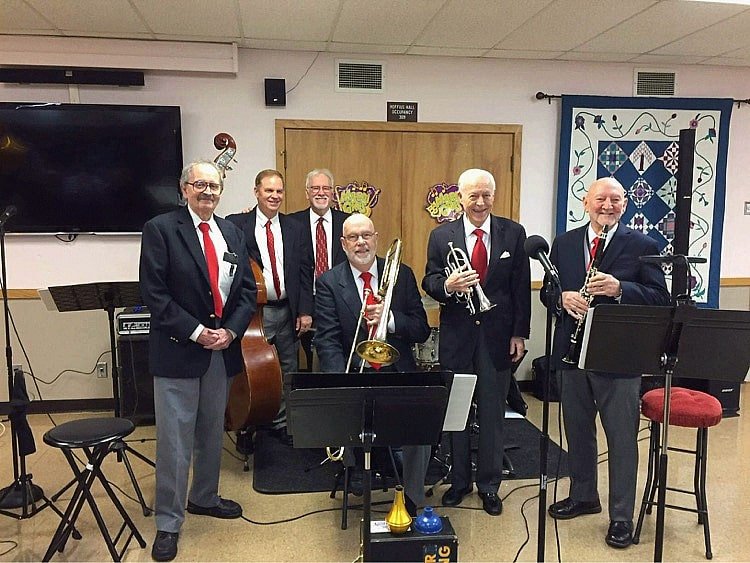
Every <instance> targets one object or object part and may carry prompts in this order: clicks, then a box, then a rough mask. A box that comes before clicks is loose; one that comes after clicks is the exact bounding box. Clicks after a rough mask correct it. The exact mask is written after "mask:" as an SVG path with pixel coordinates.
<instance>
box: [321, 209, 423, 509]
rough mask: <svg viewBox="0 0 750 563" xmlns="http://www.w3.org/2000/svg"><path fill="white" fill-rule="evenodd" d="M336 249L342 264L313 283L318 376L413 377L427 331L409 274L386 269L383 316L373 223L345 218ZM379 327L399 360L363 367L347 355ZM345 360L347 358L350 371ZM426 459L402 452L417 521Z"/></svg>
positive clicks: (381, 266) (411, 450)
mask: <svg viewBox="0 0 750 563" xmlns="http://www.w3.org/2000/svg"><path fill="white" fill-rule="evenodd" d="M341 245H342V247H343V249H344V252H345V253H346V257H347V261H346V262H343V263H341V264H339V265H337V266H334V267H333V268H332V269H330V270H328V271H327V272H324V273H323V274H321V276H320V277H319V278H318V280H317V282H316V292H315V323H316V325H317V331H316V334H315V337H314V344H315V349H316V350H317V352H318V358H319V359H320V369H321V371H323V372H331V373H343V372H345V371H346V369H347V367H349V368H350V371H356V372H358V371H360V368H362V369H366V370H367V371H372V370H377V371H390V372H394V371H396V372H413V371H416V370H417V365H416V362H415V361H414V355H413V354H412V345H413V344H415V343H417V342H424V341H425V340H427V337H428V336H429V335H430V326H429V325H428V324H427V315H426V313H425V311H424V307H422V299H421V297H420V295H419V290H418V289H417V281H416V279H415V277H414V272H412V270H411V268H409V266H407V265H405V264H400V265H399V264H393V263H392V264H391V267H395V268H397V269H398V270H397V272H398V273H397V277H396V281H395V283H393V288H392V291H393V293H392V295H391V300H390V310H388V311H384V304H383V303H382V302H378V300H377V299H376V297H375V296H376V293H377V291H378V288H379V287H380V285H382V283H383V279H382V278H383V277H384V274H385V270H386V260H384V259H382V258H378V257H377V256H376V254H375V253H376V251H377V248H378V233H377V232H376V231H375V226H374V225H373V223H372V221H371V220H370V219H369V218H368V217H366V216H365V215H362V214H361V213H354V214H352V215H350V216H349V217H348V218H347V219H346V220H345V221H344V226H343V236H342V237H341ZM386 281H388V280H386ZM361 311H364V319H365V320H364V321H362V320H361V319H360V314H361ZM386 315H387V317H386ZM383 322H384V323H387V331H384V332H385V333H386V342H387V343H388V344H390V345H391V346H393V348H395V350H396V351H397V352H398V354H399V357H398V360H397V361H396V362H395V363H393V364H391V365H389V366H378V365H374V364H367V365H365V366H362V364H361V363H362V362H364V360H362V359H361V358H360V357H359V356H358V355H357V354H353V353H352V352H353V350H352V349H353V345H354V341H355V339H356V342H358V343H359V342H361V341H363V340H371V339H372V335H373V334H374V333H375V331H376V330H377V329H378V327H380V324H381V323H383ZM349 357H351V358H352V359H351V365H350V366H349V365H348V363H349V362H348V361H347V359H348V358H349ZM347 451H348V450H347ZM429 458H430V446H404V447H403V477H404V479H403V481H404V491H405V493H406V499H407V500H406V505H407V509H409V512H410V513H411V514H412V516H415V515H416V507H417V506H419V505H421V504H423V503H424V480H425V474H426V473H427V464H428V463H429ZM352 462H353V460H352V459H351V458H349V459H348V460H347V459H346V458H345V463H349V464H352ZM360 473H361V472H360Z"/></svg>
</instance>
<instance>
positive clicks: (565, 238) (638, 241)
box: [540, 223, 669, 369]
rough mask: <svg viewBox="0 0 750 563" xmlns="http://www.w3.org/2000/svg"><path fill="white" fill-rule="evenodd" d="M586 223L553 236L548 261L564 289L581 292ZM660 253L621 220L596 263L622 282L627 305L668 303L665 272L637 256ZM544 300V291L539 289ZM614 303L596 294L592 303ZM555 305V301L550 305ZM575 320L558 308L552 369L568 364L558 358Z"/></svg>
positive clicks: (623, 301)
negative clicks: (555, 269)
mask: <svg viewBox="0 0 750 563" xmlns="http://www.w3.org/2000/svg"><path fill="white" fill-rule="evenodd" d="M587 229H588V224H587V225H585V226H583V227H578V228H577V229H573V230H572V231H568V232H567V233H563V234H561V235H559V236H558V237H556V238H555V240H554V242H553V243H552V250H551V252H550V260H551V262H552V263H553V264H554V265H555V266H556V267H557V270H558V272H559V275H560V284H561V285H562V290H563V291H580V289H581V287H583V283H584V280H585V279H586V262H587V259H586V256H585V252H584V247H585V244H586V243H585V237H586V230H587ZM649 254H659V247H658V245H657V243H656V241H655V240H654V239H652V238H650V237H648V236H646V235H644V234H642V233H639V232H637V231H634V230H632V229H630V228H628V227H626V226H625V225H624V224H622V223H620V225H619V226H618V227H617V230H616V231H615V233H614V235H612V239H611V240H610V241H609V244H608V245H607V247H606V250H605V252H604V256H602V261H601V264H600V266H599V269H598V270H599V271H600V272H605V273H607V274H611V275H613V276H614V277H616V278H617V279H618V280H620V283H621V284H622V297H621V299H620V302H621V303H625V304H629V305H669V292H668V291H667V285H666V283H665V282H664V272H663V271H662V269H661V267H660V266H658V265H656V264H644V263H643V262H641V261H640V260H638V258H639V257H640V256H645V255H649ZM540 297H541V299H542V302H543V303H544V302H545V300H546V299H545V292H544V291H542V292H540ZM599 303H617V301H616V300H615V299H614V298H612V297H605V296H600V297H596V298H595V299H594V301H593V302H592V306H593V305H597V304H599ZM552 306H554V307H555V308H557V304H552ZM576 324H577V321H576V320H575V319H574V318H573V317H571V316H570V315H568V314H567V312H565V311H560V312H559V314H558V316H557V320H556V324H555V338H554V345H553V352H552V365H553V369H560V368H561V367H569V366H563V365H561V358H562V357H563V356H564V355H565V354H566V353H567V351H568V349H569V348H570V335H571V334H572V333H573V330H574V329H575V325H576Z"/></svg>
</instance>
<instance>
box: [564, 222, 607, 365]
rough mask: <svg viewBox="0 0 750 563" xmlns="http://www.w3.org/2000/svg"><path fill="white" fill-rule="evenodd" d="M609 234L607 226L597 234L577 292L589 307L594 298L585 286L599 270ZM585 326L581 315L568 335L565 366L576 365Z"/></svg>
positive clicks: (584, 320)
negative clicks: (594, 248)
mask: <svg viewBox="0 0 750 563" xmlns="http://www.w3.org/2000/svg"><path fill="white" fill-rule="evenodd" d="M608 233H609V225H604V228H603V229H602V232H601V233H599V242H598V243H597V246H596V253H595V254H594V257H593V258H592V259H591V264H590V265H589V270H588V272H586V279H584V280H583V287H581V289H580V291H579V292H578V293H579V295H580V296H581V297H583V298H584V299H585V300H586V304H587V305H588V306H589V307H590V306H591V303H592V302H593V301H594V296H593V295H591V294H590V293H589V292H588V291H587V290H586V286H587V285H588V284H589V282H590V281H591V278H593V277H594V276H595V275H596V274H597V272H598V270H599V264H601V261H602V256H603V255H604V244H605V243H606V242H607V234H608ZM585 324H586V313H584V314H583V315H581V318H580V319H578V322H577V323H576V328H575V330H573V334H571V335H570V347H569V348H568V353H567V354H565V357H563V359H562V361H563V362H565V363H566V364H572V365H577V364H578V360H579V358H580V357H581V344H582V342H581V336H582V334H583V327H584V325H585Z"/></svg>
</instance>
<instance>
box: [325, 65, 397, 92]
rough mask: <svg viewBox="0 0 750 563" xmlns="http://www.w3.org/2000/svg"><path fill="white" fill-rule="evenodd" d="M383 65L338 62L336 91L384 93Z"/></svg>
mask: <svg viewBox="0 0 750 563" xmlns="http://www.w3.org/2000/svg"><path fill="white" fill-rule="evenodd" d="M384 66H385V65H384V64H383V63H379V62H377V61H343V60H337V61H336V90H337V91H339V92H382V91H383V67H384Z"/></svg>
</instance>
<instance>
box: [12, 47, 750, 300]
mask: <svg viewBox="0 0 750 563" xmlns="http://www.w3.org/2000/svg"><path fill="white" fill-rule="evenodd" d="M239 56H240V60H239V62H240V64H239V73H238V74H237V76H232V75H211V74H200V73H193V74H187V73H166V72H148V73H147V74H146V85H145V86H144V87H142V88H116V87H84V86H82V87H80V101H81V102H82V103H110V104H164V105H179V106H180V107H181V108H182V132H183V150H184V157H185V160H186V161H189V160H192V159H195V158H198V157H207V158H214V157H215V156H216V154H217V151H216V150H215V149H214V147H213V136H214V134H215V133H217V132H219V131H226V132H228V133H230V134H231V135H232V136H234V138H235V140H236V141H237V146H238V152H237V158H238V160H239V163H238V164H237V165H236V166H235V170H234V171H233V172H231V173H230V175H229V176H228V180H227V191H226V192H225V194H224V196H223V201H222V203H221V205H220V212H223V213H225V214H226V213H231V212H235V211H238V210H240V209H241V208H243V207H246V206H247V205H249V204H250V203H253V198H252V195H251V184H252V179H253V178H254V176H255V173H256V172H257V171H258V170H260V169H262V168H267V167H274V166H275V163H276V158H275V151H274V120H275V119H342V120H376V121H384V120H385V113H386V101H389V100H391V101H395V100H398V101H416V102H418V103H419V120H420V121H421V122H430V121H433V122H435V121H439V122H465V123H471V122H477V123H480V122H481V123H520V124H521V125H523V154H522V162H523V163H522V173H521V183H522V197H521V222H522V223H523V224H524V225H525V227H526V230H527V232H529V233H530V234H531V233H539V234H541V235H542V236H544V237H547V238H549V237H550V236H551V234H552V232H553V228H554V219H553V217H554V189H555V180H556V166H557V151H558V130H559V112H560V104H559V101H553V102H552V104H548V103H547V102H546V101H541V102H540V101H537V100H535V99H534V94H535V93H536V92H537V91H538V90H543V91H545V92H547V93H551V94H561V93H566V94H589V95H611V96H630V95H631V94H632V78H633V65H629V64H609V63H607V64H604V63H579V62H541V61H539V62H537V61H503V60H480V59H465V58H437V57H418V56H383V57H371V56H357V57H345V58H359V59H371V60H380V61H384V62H385V63H386V67H385V93H383V94H367V93H356V94H351V93H341V92H336V91H335V88H334V77H335V68H334V66H335V59H336V58H337V55H334V54H325V53H322V54H320V55H319V56H318V58H317V60H316V61H315V64H314V65H313V66H312V68H311V69H310V71H309V72H308V74H307V76H306V77H305V78H303V79H302V81H301V82H300V83H299V86H298V87H297V88H296V89H295V90H294V91H293V92H291V93H290V94H289V95H288V97H287V105H286V107H284V108H266V107H265V105H264V100H263V78H264V77H281V78H285V79H286V85H287V89H289V88H291V87H292V86H293V85H294V84H295V83H296V82H297V80H299V79H300V77H302V75H303V74H304V73H305V70H306V69H307V68H308V66H309V65H310V63H311V62H312V61H313V59H314V58H315V56H316V55H315V53H303V52H281V51H256V50H244V49H243V50H240V55H239ZM673 68H674V70H676V71H677V95H679V96H685V97H725V98H732V97H734V98H746V97H747V96H748V91H747V86H748V85H749V84H750V69H739V68H729V67H727V68H717V67H699V66H675V67H673ZM0 100H4V101H39V102H67V101H68V100H69V97H68V88H67V87H65V86H19V85H7V84H6V85H2V86H0ZM748 138H750V107H747V106H745V107H743V108H740V109H737V108H736V106H735V109H734V112H733V115H732V125H731V131H730V147H729V158H728V170H727V201H726V217H725V222H724V250H723V258H722V273H721V275H722V277H750V256H748V254H747V253H741V252H740V251H739V249H740V248H742V245H743V242H742V241H743V240H744V233H745V232H746V230H747V227H748V226H750V217H748V216H744V215H743V202H744V201H745V200H750V189H748V187H747V184H746V176H747V174H748V172H749V171H750V148H749V147H748V143H747V142H746V139H748ZM321 165H325V163H321ZM477 165H481V163H477ZM302 181H303V179H302V178H290V179H288V182H287V184H288V189H294V188H299V187H300V186H301V185H302ZM7 246H8V258H7V260H8V276H9V277H8V286H9V287H10V288H37V287H45V286H48V285H58V284H71V283H83V282H90V281H102V280H133V279H137V262H138V252H139V238H138V237H137V236H125V237H122V236H80V237H79V238H78V240H76V241H75V242H73V243H62V242H59V241H57V240H55V239H54V238H53V237H51V236H49V237H46V236H45V237H39V236H34V237H30V236H13V237H9V240H8V245H7ZM533 267H534V270H533V272H534V274H533V278H534V279H540V278H541V273H540V269H539V268H538V265H537V264H534V266H533Z"/></svg>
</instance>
